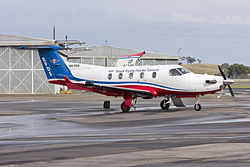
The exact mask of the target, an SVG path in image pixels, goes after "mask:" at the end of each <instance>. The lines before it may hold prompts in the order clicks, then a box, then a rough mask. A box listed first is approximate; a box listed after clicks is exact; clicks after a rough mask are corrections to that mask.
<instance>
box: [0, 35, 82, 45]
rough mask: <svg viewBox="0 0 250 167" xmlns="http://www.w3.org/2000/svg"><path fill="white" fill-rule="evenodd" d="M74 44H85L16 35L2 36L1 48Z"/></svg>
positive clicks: (74, 41)
mask: <svg viewBox="0 0 250 167" xmlns="http://www.w3.org/2000/svg"><path fill="white" fill-rule="evenodd" d="M65 43H66V44H67V45H74V44H80V45H81V44H84V42H81V41H78V40H67V41H65V40H51V39H44V38H32V37H23V36H15V35H4V34H0V46H47V45H60V46H65Z"/></svg>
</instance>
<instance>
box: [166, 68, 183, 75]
mask: <svg viewBox="0 0 250 167" xmlns="http://www.w3.org/2000/svg"><path fill="white" fill-rule="evenodd" d="M169 75H170V76H180V75H182V74H181V73H180V72H179V71H178V70H177V69H171V70H169Z"/></svg>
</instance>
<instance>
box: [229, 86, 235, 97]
mask: <svg viewBox="0 0 250 167" xmlns="http://www.w3.org/2000/svg"><path fill="white" fill-rule="evenodd" d="M228 89H229V92H230V93H231V95H232V96H233V97H235V96H234V92H233V89H232V88H231V86H230V85H228Z"/></svg>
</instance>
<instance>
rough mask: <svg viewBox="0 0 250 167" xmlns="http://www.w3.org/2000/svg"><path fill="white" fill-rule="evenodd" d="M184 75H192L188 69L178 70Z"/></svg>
mask: <svg viewBox="0 0 250 167" xmlns="http://www.w3.org/2000/svg"><path fill="white" fill-rule="evenodd" d="M177 69H178V70H179V71H180V72H181V73H182V74H187V73H190V71H189V70H188V69H186V68H177Z"/></svg>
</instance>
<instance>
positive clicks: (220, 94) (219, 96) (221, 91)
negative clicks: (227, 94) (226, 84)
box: [217, 88, 224, 99]
mask: <svg viewBox="0 0 250 167" xmlns="http://www.w3.org/2000/svg"><path fill="white" fill-rule="evenodd" d="M223 89H224V88H222V89H221V90H220V93H219V95H218V96H217V98H218V99H219V98H221V96H222V93H223Z"/></svg>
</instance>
